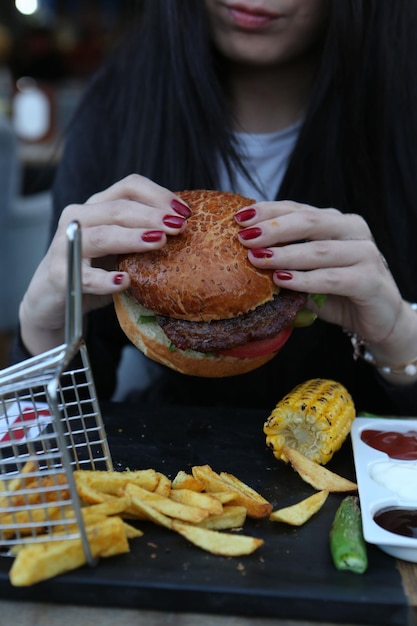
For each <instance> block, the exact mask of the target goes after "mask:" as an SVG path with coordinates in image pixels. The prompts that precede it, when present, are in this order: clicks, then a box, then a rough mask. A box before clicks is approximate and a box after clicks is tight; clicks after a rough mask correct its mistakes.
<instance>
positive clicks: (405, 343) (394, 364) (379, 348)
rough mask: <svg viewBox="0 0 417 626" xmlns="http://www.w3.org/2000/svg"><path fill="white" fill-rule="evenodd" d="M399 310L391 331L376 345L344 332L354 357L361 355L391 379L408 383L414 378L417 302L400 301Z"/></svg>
mask: <svg viewBox="0 0 417 626" xmlns="http://www.w3.org/2000/svg"><path fill="white" fill-rule="evenodd" d="M401 311H402V312H401V315H399V316H398V318H397V322H396V324H395V326H394V328H393V330H392V332H391V333H390V334H389V336H388V337H387V338H386V340H385V341H384V342H381V343H380V344H378V345H372V344H368V343H367V342H366V341H365V340H364V339H363V338H361V337H359V336H358V335H357V334H356V333H352V332H350V331H346V330H345V332H346V334H347V335H348V336H349V337H350V340H351V343H352V346H353V358H354V359H355V360H356V359H358V358H360V359H363V360H364V361H366V362H367V363H369V364H370V365H373V366H374V367H375V368H376V369H377V370H378V372H379V374H380V375H381V376H383V377H384V378H385V379H387V380H388V381H390V382H393V383H396V384H411V383H414V382H416V381H417V303H406V302H403V306H402V307H401ZM400 317H402V319H401V320H400ZM404 329H406V332H404Z"/></svg>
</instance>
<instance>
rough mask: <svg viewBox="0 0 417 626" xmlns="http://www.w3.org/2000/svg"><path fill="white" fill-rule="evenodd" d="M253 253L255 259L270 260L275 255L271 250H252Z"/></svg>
mask: <svg viewBox="0 0 417 626" xmlns="http://www.w3.org/2000/svg"><path fill="white" fill-rule="evenodd" d="M251 253H252V254H253V256H254V257H255V259H270V258H271V257H273V256H274V253H273V252H272V250H270V249H269V248H252V250H251Z"/></svg>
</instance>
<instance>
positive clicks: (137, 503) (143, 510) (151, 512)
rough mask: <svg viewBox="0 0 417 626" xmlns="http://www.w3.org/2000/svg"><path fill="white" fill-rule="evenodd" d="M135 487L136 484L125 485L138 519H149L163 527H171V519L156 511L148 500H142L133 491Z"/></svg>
mask: <svg viewBox="0 0 417 626" xmlns="http://www.w3.org/2000/svg"><path fill="white" fill-rule="evenodd" d="M136 487H137V486H136V485H131V484H129V485H127V487H126V491H128V492H129V495H130V496H131V497H132V508H133V509H134V510H136V511H137V512H138V515H139V517H140V519H144V520H149V521H151V522H154V523H155V524H158V525H159V526H164V527H165V528H171V525H172V519H171V518H170V517H168V516H167V515H164V514H163V513H161V512H160V511H157V510H156V509H155V508H154V507H153V506H151V505H150V504H149V503H148V502H144V501H143V500H142V499H141V497H140V494H139V495H136V494H135V493H134V489H135V488H136Z"/></svg>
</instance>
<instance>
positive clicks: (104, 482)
mask: <svg viewBox="0 0 417 626" xmlns="http://www.w3.org/2000/svg"><path fill="white" fill-rule="evenodd" d="M74 478H75V480H76V482H77V484H78V482H79V481H82V482H83V484H87V485H89V487H91V488H92V489H96V490H97V491H101V492H103V493H108V494H110V495H114V496H115V495H117V494H118V492H119V490H120V489H123V487H124V486H125V485H126V484H127V483H128V482H129V483H133V484H135V485H139V486H140V487H143V488H144V489H147V490H148V491H154V490H155V488H156V487H157V485H158V482H159V476H158V472H156V471H155V470H154V469H145V470H135V471H130V470H125V471H123V472H116V471H111V472H108V471H105V470H102V471H98V470H76V471H75V472H74Z"/></svg>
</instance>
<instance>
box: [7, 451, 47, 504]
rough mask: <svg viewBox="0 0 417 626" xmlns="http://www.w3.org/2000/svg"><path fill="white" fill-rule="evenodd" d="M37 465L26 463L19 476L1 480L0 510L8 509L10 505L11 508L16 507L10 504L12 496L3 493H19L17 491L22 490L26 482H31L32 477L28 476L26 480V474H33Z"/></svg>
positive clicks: (32, 462) (31, 462) (33, 462)
mask: <svg viewBox="0 0 417 626" xmlns="http://www.w3.org/2000/svg"><path fill="white" fill-rule="evenodd" d="M37 468H38V466H37V464H36V463H35V461H27V462H26V463H25V464H24V465H23V467H22V469H21V470H20V472H19V474H18V475H17V476H15V477H14V478H9V479H4V480H2V481H1V482H2V484H1V492H2V494H3V495H2V496H0V509H3V508H8V507H10V506H11V505H12V506H16V505H15V504H12V502H13V500H12V498H13V497H14V496H11V495H7V496H6V495H4V494H5V492H14V491H19V489H22V487H24V486H26V483H27V481H28V480H31V479H32V478H33V476H29V477H28V478H26V475H28V474H33V473H34V472H36V471H37Z"/></svg>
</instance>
